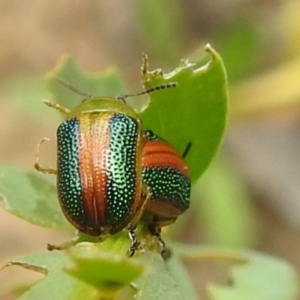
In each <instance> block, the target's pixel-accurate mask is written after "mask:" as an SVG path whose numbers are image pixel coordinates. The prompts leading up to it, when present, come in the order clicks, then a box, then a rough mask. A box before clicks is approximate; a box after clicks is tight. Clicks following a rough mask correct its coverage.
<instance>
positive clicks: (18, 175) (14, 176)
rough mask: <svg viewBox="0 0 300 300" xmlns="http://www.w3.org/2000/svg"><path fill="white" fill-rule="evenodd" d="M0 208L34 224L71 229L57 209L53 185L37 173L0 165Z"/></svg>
mask: <svg viewBox="0 0 300 300" xmlns="http://www.w3.org/2000/svg"><path fill="white" fill-rule="evenodd" d="M0 206H2V207H3V208H5V209H6V210H7V211H9V212H11V213H12V214H14V215H16V216H18V217H20V218H22V219H24V220H27V221H28V222H31V223H33V224H36V225H40V226H43V227H48V228H65V229H68V228H71V226H70V225H69V223H68V222H67V220H66V218H65V217H64V216H63V214H62V212H61V209H60V207H59V203H58V199H57V194H56V188H55V184H54V183H53V182H52V181H50V180H47V179H46V177H45V176H42V175H40V174H39V173H38V172H37V171H28V170H24V169H21V168H16V167H12V166H5V165H1V166H0Z"/></svg>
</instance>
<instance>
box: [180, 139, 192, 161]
mask: <svg viewBox="0 0 300 300" xmlns="http://www.w3.org/2000/svg"><path fill="white" fill-rule="evenodd" d="M191 147H192V142H189V143H187V145H186V147H185V149H184V151H183V153H182V155H181V156H182V158H186V157H187V155H188V154H189V152H190V150H191Z"/></svg>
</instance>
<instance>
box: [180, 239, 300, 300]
mask: <svg viewBox="0 0 300 300" xmlns="http://www.w3.org/2000/svg"><path fill="white" fill-rule="evenodd" d="M175 252H176V253H178V254H180V255H181V256H182V257H183V258H184V259H186V260H192V261H196V260H198V261H224V262H231V263H235V264H234V265H233V266H232V267H231V270H230V281H229V284H228V285H224V286H220V285H215V284H211V285H210V286H209V287H208V288H207V292H208V295H209V299H211V300H241V299H243V300H297V299H298V296H299V295H300V294H299V291H300V289H299V286H300V285H299V283H300V281H299V274H298V273H297V271H296V270H295V268H294V267H293V266H292V265H291V264H290V263H288V262H286V261H283V260H281V259H279V258H274V257H271V256H268V255H263V254H259V253H255V252H252V251H242V250H240V251H238V250H228V249H222V248H211V247H201V246H200V247H199V246H187V245H179V244H178V245H176V251H175ZM237 263H238V264H237Z"/></svg>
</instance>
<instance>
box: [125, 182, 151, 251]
mask: <svg viewBox="0 0 300 300" xmlns="http://www.w3.org/2000/svg"><path fill="white" fill-rule="evenodd" d="M142 194H144V195H146V197H145V200H144V203H143V204H142V206H141V207H140V209H139V211H138V212H137V214H136V215H135V217H134V218H133V220H132V221H131V223H130V225H129V227H128V235H129V238H130V240H131V245H130V247H129V256H130V257H131V256H133V255H134V253H135V251H136V250H137V249H138V246H139V245H140V243H139V241H138V240H137V237H136V234H135V230H136V224H137V223H138V222H139V220H140V219H141V217H142V215H143V213H144V210H145V207H146V204H147V202H148V200H150V198H151V192H150V190H149V188H148V187H147V186H146V185H143V187H142Z"/></svg>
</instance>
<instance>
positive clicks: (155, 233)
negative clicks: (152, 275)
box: [148, 223, 172, 260]
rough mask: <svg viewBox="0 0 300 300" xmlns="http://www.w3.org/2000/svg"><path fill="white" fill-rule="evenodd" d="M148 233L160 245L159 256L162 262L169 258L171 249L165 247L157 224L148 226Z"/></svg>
mask: <svg viewBox="0 0 300 300" xmlns="http://www.w3.org/2000/svg"><path fill="white" fill-rule="evenodd" d="M148 228H149V231H150V233H151V234H152V235H153V236H154V237H155V238H156V239H157V241H158V243H159V245H160V254H161V256H162V258H163V259H164V260H167V259H168V258H170V257H171V255H172V253H171V249H170V248H168V247H167V246H166V243H165V241H164V240H163V239H162V237H161V228H160V227H159V226H158V225H157V224H155V223H154V224H150V225H148Z"/></svg>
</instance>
